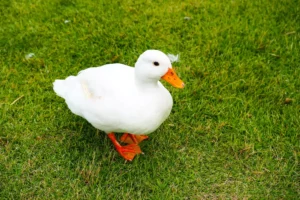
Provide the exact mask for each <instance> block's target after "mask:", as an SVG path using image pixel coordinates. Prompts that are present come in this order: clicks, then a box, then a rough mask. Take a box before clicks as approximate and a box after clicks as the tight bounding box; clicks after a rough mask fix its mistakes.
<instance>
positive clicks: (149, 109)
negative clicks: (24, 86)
mask: <svg viewBox="0 0 300 200" xmlns="http://www.w3.org/2000/svg"><path fill="white" fill-rule="evenodd" d="M54 90H55V91H56V93H57V94H58V95H59V96H61V97H62V98H64V99H65V101H66V104H67V105H68V107H69V109H70V110H71V111H72V112H73V113H74V114H76V115H79V116H81V117H83V118H85V119H86V120H87V121H88V122H90V123H91V124H92V125H93V126H94V127H95V128H97V129H100V130H102V131H104V132H106V133H110V132H128V133H132V134H143V135H145V134H149V133H151V132H153V131H155V130H156V129H157V128H158V127H159V126H160V125H161V124H162V123H163V122H164V121H165V120H166V119H167V117H168V116H169V114H170V112H171V109H172V105H173V99H172V96H171V94H170V93H169V91H168V90H167V89H166V88H165V87H164V86H163V85H162V84H161V83H160V82H159V81H158V82H157V83H156V84H154V85H151V87H148V85H139V83H138V81H137V80H136V79H135V73H134V68H133V67H129V66H126V65H123V64H108V65H104V66H101V67H92V68H88V69H86V70H83V71H81V72H79V74H78V75H77V76H69V77H68V78H66V79H65V80H56V81H55V83H54Z"/></svg>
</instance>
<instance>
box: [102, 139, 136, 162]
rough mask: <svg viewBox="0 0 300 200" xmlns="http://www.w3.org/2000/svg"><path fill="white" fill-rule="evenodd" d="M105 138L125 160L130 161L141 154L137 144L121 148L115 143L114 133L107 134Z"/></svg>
mask: <svg viewBox="0 0 300 200" xmlns="http://www.w3.org/2000/svg"><path fill="white" fill-rule="evenodd" d="M107 136H108V138H109V139H110V140H111V141H112V143H113V144H114V146H115V148H116V149H117V151H118V152H119V154H120V155H121V156H122V157H123V158H124V159H125V160H128V161H132V160H133V158H134V157H135V156H136V155H137V154H140V153H142V151H141V149H140V147H139V146H138V145H137V144H129V145H126V146H121V145H120V143H119V142H118V141H117V139H116V137H115V134H114V133H109V134H107Z"/></svg>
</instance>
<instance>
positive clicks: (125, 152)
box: [116, 144, 142, 161]
mask: <svg viewBox="0 0 300 200" xmlns="http://www.w3.org/2000/svg"><path fill="white" fill-rule="evenodd" d="M116 149H117V151H118V152H119V154H120V155H121V156H122V157H123V158H124V159H125V160H128V161H132V160H133V158H134V157H135V156H136V155H137V154H141V153H142V151H141V148H140V147H139V146H138V145H137V144H129V145H126V146H120V147H116Z"/></svg>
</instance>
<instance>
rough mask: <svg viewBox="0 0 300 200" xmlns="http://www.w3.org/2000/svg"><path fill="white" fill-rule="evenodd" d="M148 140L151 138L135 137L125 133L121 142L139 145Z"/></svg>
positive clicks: (144, 136) (145, 136)
mask: <svg viewBox="0 0 300 200" xmlns="http://www.w3.org/2000/svg"><path fill="white" fill-rule="evenodd" d="M148 138H149V137H148V136H147V135H133V134H130V133H124V134H123V135H122V137H121V139H120V140H121V142H123V143H127V144H139V143H140V142H142V141H143V140H146V139H148Z"/></svg>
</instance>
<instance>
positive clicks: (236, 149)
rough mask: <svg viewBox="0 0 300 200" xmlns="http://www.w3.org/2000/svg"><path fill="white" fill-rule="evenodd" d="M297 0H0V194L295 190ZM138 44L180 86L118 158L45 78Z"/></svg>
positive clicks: (134, 195)
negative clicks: (174, 58)
mask: <svg viewBox="0 0 300 200" xmlns="http://www.w3.org/2000/svg"><path fill="white" fill-rule="evenodd" d="M299 5H300V1H299V0H285V1H277V0H265V1H260V0H253V1H244V0H232V1H229V0H226V1H223V0H205V1H200V0H186V1H163V0H154V1H150V0H146V1H142V0H136V1H130V0H128V1H121V0H117V1H103V0H102V1H97V0H85V1H79V0H43V1H41V0H37V1H30V0H1V1H0V9H1V15H0V199H297V198H299V196H300V174H299V173H300V167H299V156H300V103H299V102H300V78H299V77H300V14H299V13H300V6H299ZM147 49H159V50H161V51H163V52H165V53H172V54H180V62H178V63H174V66H175V69H176V71H177V73H178V75H179V76H180V77H181V78H182V80H183V81H184V82H185V84H186V87H185V89H183V90H180V89H176V88H172V86H170V85H169V84H167V83H166V82H163V84H164V85H165V86H166V87H167V88H168V89H169V90H170V92H171V93H172V95H173V99H174V107H173V110H172V113H171V115H170V117H169V118H168V119H167V121H166V122H165V123H164V124H163V125H162V126H161V127H160V128H159V129H158V130H157V131H155V132H154V133H153V134H151V135H150V140H148V141H145V142H143V143H142V144H141V148H142V150H143V151H144V153H145V154H144V155H139V156H138V157H136V158H135V160H134V161H133V162H125V161H124V160H123V158H121V157H120V156H119V155H118V153H117V152H116V151H115V150H114V147H113V146H112V144H111V142H110V141H109V139H108V138H107V137H106V136H105V134H104V133H102V132H101V131H98V130H96V129H95V128H93V127H92V126H91V125H90V124H89V123H88V122H86V121H85V120H84V119H82V118H80V117H78V116H75V115H73V114H72V113H71V112H70V111H69V110H68V108H67V106H66V104H65V103H64V101H63V99H61V98H59V97H58V96H56V95H55V93H54V91H53V89H52V82H53V81H54V80H55V79H56V78H65V77H66V76H68V75H71V74H76V73H77V72H78V71H80V70H82V69H85V68H88V67H92V66H100V65H103V64H106V63H116V62H119V63H124V64H128V65H131V66H133V65H134V63H135V61H136V59H137V58H138V56H139V55H140V54H141V53H142V52H144V51H145V50H147ZM30 53H33V54H34V55H33V56H31V57H30V58H28V54H30ZM26 55H27V58H26Z"/></svg>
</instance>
